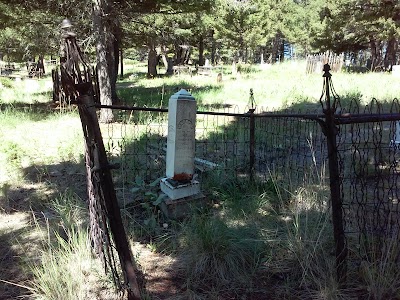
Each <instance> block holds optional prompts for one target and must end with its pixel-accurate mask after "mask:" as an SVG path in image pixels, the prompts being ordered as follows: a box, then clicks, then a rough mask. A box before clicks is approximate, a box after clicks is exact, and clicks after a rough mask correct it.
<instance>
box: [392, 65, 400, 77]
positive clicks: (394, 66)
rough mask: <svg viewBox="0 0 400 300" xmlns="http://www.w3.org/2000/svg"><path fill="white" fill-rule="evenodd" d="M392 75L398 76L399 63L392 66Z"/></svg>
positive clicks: (399, 72)
mask: <svg viewBox="0 0 400 300" xmlns="http://www.w3.org/2000/svg"><path fill="white" fill-rule="evenodd" d="M392 75H394V76H396V77H400V65H393V66H392Z"/></svg>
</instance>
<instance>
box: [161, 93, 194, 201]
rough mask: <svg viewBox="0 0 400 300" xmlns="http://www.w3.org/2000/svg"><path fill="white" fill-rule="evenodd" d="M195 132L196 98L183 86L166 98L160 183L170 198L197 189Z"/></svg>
mask: <svg viewBox="0 0 400 300" xmlns="http://www.w3.org/2000/svg"><path fill="white" fill-rule="evenodd" d="M195 131H196V100H195V99H194V97H193V96H192V95H191V94H189V93H188V92H187V91H186V90H183V89H182V90H180V91H179V92H177V93H175V94H174V95H172V96H171V98H170V99H169V105H168V137H167V157H166V164H167V165H166V178H164V179H162V180H161V183H160V186H161V190H162V191H163V192H164V193H165V194H166V195H167V196H168V197H169V198H170V199H172V200H176V199H181V198H184V197H189V196H193V195H196V194H198V193H199V192H200V184H199V182H198V181H196V180H194V154H195Z"/></svg>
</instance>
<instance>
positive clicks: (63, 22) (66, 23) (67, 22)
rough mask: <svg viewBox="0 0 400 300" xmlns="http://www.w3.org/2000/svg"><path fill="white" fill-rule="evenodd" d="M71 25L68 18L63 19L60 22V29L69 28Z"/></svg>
mask: <svg viewBox="0 0 400 300" xmlns="http://www.w3.org/2000/svg"><path fill="white" fill-rule="evenodd" d="M71 27H72V23H71V21H70V20H69V19H64V20H63V21H62V22H61V29H67V28H71Z"/></svg>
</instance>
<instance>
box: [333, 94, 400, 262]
mask: <svg viewBox="0 0 400 300" xmlns="http://www.w3.org/2000/svg"><path fill="white" fill-rule="evenodd" d="M399 108H400V107H399V102H398V100H397V99H394V100H393V102H392V103H384V104H382V103H379V102H378V101H376V100H374V101H372V102H371V103H370V105H368V106H367V107H360V106H359V105H358V104H357V103H351V104H350V105H349V108H348V109H347V110H346V111H347V112H348V113H351V114H354V115H357V114H365V115H367V116H368V115H369V116H375V117H376V116H381V117H382V118H381V119H379V118H376V119H375V121H370V122H361V123H358V122H353V123H350V124H343V125H341V126H340V131H339V133H338V153H339V157H340V160H339V161H340V173H341V193H342V198H343V213H344V215H343V216H344V220H343V221H344V225H345V226H344V228H345V234H346V237H347V243H348V248H349V255H350V257H351V256H353V257H358V258H360V259H366V260H368V261H370V260H371V259H378V258H379V259H380V258H381V255H382V254H383V253H384V252H385V251H386V250H387V246H388V244H391V243H392V241H393V239H394V240H396V241H397V240H398V239H399V234H400V210H399V209H400V206H399V201H398V199H399V192H400V191H399V188H398V187H399V183H400V181H399V180H400V177H399V171H400V169H399V157H400V156H399V155H400V151H399V147H398V144H399V142H400V141H399V140H398V138H396V137H398V134H399V133H400V131H399V129H400V127H399V123H398V121H396V120H391V121H385V120H384V118H383V117H384V116H388V115H389V116H390V115H393V116H396V115H397V116H398V112H399ZM385 249H386V250H385ZM399 259H400V253H397V258H396V262H397V263H398V262H399Z"/></svg>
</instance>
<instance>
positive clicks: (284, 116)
mask: <svg viewBox="0 0 400 300" xmlns="http://www.w3.org/2000/svg"><path fill="white" fill-rule="evenodd" d="M399 107H400V104H399V102H398V101H397V100H393V103H391V104H379V103H378V102H377V101H373V102H372V103H371V104H370V105H369V106H367V107H365V108H364V107H362V106H360V105H359V104H358V103H348V104H347V105H346V106H342V107H341V108H340V109H341V114H340V115H335V118H334V122H335V124H336V126H337V128H338V132H337V136H336V138H337V155H338V165H339V174H338V175H339V179H340V180H339V181H338V183H337V184H338V185H339V187H340V198H341V200H342V202H341V210H342V213H343V219H342V221H341V222H342V225H343V228H344V234H345V240H346V245H345V246H346V249H347V248H348V249H349V255H348V257H347V260H349V259H350V260H352V262H355V261H356V260H357V261H358V262H359V261H360V260H362V259H365V258H366V256H368V255H369V256H371V255H372V254H374V255H375V254H376V251H377V249H378V250H379V251H384V249H385V247H387V246H385V245H387V242H388V241H391V240H393V239H394V238H396V239H398V238H399V232H400V221H399V219H400V209H399V204H398V196H399V191H398V188H397V186H398V180H399V170H400V169H399V166H398V156H399V151H400V150H399V147H398V146H399V144H400V139H398V140H397V139H396V137H398V136H399V135H400V125H399V123H398V121H397V120H398V119H400V117H399V115H398V114H397V112H398V111H399ZM360 116H361V117H360ZM388 116H389V117H388ZM167 119H168V115H167V111H166V109H159V110H158V109H154V110H153V111H140V109H139V108H136V109H135V110H129V109H128V110H119V111H118V122H117V123H114V124H110V125H108V127H107V129H106V130H104V131H106V132H105V133H104V137H105V139H106V148H107V149H108V152H109V155H110V159H111V161H114V162H118V163H120V165H121V168H120V169H119V171H116V172H115V184H116V188H117V194H118V198H119V199H123V200H122V201H123V202H129V199H130V198H131V197H132V196H133V195H132V194H131V193H130V190H131V189H132V187H133V186H134V184H135V181H136V178H137V177H140V178H141V179H143V180H145V181H147V182H152V181H153V180H155V179H157V178H160V177H163V176H165V166H166V162H165V157H166V144H167V133H168V128H167V127H168V120H167ZM252 119H253V120H254V126H251V120H252ZM317 119H324V115H323V114H321V112H320V111H307V112H305V113H304V112H300V111H289V110H285V111H279V112H268V111H266V110H264V109H262V108H259V109H257V110H256V111H254V112H251V111H247V110H245V112H240V111H239V108H238V107H231V108H225V109H220V110H219V111H208V112H198V113H197V121H196V122H197V124H196V151H195V166H196V171H197V173H198V176H199V177H200V179H201V178H202V176H207V173H209V172H213V173H216V174H217V176H218V177H219V178H220V179H221V178H223V177H226V178H227V179H228V180H229V179H232V178H235V179H238V180H250V179H252V180H260V181H264V182H267V181H268V180H273V181H274V183H275V184H277V185H278V186H279V187H280V188H281V189H282V190H284V191H287V192H288V193H289V194H294V193H295V192H296V190H299V189H312V190H313V192H315V193H319V194H323V195H324V197H325V199H329V180H328V179H329V172H328V165H329V164H328V149H327V137H326V135H325V134H324V130H322V128H321V126H320V122H317V121H316V120H317ZM252 136H253V138H252ZM346 253H347V252H346ZM369 258H370V257H369ZM396 259H397V260H399V257H397V258H396Z"/></svg>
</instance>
